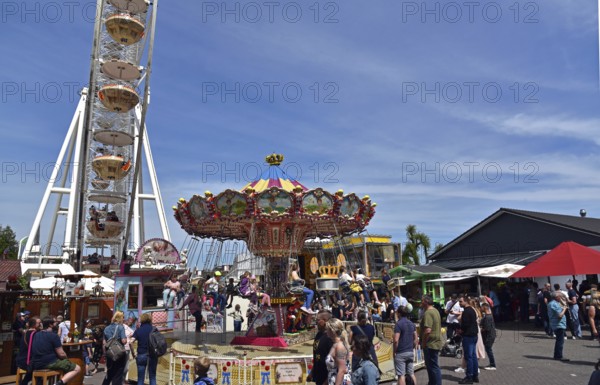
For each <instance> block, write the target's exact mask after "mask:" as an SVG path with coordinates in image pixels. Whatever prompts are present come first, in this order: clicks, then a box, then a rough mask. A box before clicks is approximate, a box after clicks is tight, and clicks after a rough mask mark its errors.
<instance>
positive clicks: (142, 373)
mask: <svg viewBox="0 0 600 385" xmlns="http://www.w3.org/2000/svg"><path fill="white" fill-rule="evenodd" d="M135 363H136V364H137V370H138V380H137V383H138V385H144V379H145V378H146V368H148V375H149V377H150V385H156V366H157V365H158V358H157V357H151V356H150V355H149V354H148V353H144V354H138V356H137V358H136V359H135Z"/></svg>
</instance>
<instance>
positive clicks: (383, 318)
mask: <svg viewBox="0 0 600 385" xmlns="http://www.w3.org/2000/svg"><path fill="white" fill-rule="evenodd" d="M221 278H222V275H221V273H220V272H219V271H217V272H215V273H213V274H212V275H210V276H207V277H206V279H205V280H201V281H200V282H199V284H198V285H191V287H190V291H189V292H186V285H185V284H182V282H181V279H180V277H177V276H175V275H174V276H172V277H171V278H170V279H169V281H168V282H166V283H165V284H164V292H163V296H164V297H163V300H164V304H165V308H167V309H168V308H171V307H177V308H179V309H181V308H184V307H186V306H187V307H189V309H190V313H191V314H192V315H193V316H194V317H196V331H198V332H199V331H200V330H201V326H202V324H203V319H202V318H203V317H202V310H203V309H208V310H209V311H213V312H221V313H222V314H223V315H225V311H226V309H229V308H232V307H233V302H232V301H233V297H234V296H236V295H238V296H241V297H244V298H247V299H248V300H249V301H250V302H251V306H250V309H252V308H254V309H259V308H261V307H262V308H263V309H264V310H265V311H269V312H272V311H273V309H272V307H271V298H270V296H269V294H267V293H265V292H264V291H263V290H262V288H261V287H260V286H259V285H258V283H257V279H256V277H254V276H252V275H251V274H250V273H249V272H245V273H244V274H243V275H242V276H241V279H240V282H239V285H235V284H234V281H233V280H229V282H228V284H227V285H222V284H221ZM382 280H383V283H384V284H383V285H382V286H380V287H378V288H375V287H373V286H372V285H371V284H370V280H369V278H368V277H366V276H365V275H364V274H363V273H362V271H361V270H360V268H357V269H354V270H353V271H352V272H346V270H345V269H343V268H341V269H340V276H339V284H340V290H339V291H338V292H335V293H331V292H328V293H319V292H315V291H313V290H311V289H310V288H308V287H306V286H305V283H304V281H303V280H302V278H301V277H300V275H299V271H298V267H297V266H296V265H292V266H291V268H290V272H289V291H290V294H293V295H295V296H298V297H304V299H303V300H301V305H299V309H300V310H301V313H302V314H303V317H305V318H306V319H307V321H306V324H307V325H311V324H312V323H313V321H314V323H315V324H316V327H317V329H318V330H317V335H316V337H315V341H314V344H313V358H314V362H313V367H312V370H311V371H310V373H309V375H308V381H312V382H315V383H316V384H317V385H346V384H348V383H350V382H351V383H352V384H355V385H360V384H367V385H374V384H376V383H377V382H378V379H379V378H380V373H381V372H380V370H379V363H378V360H377V356H376V354H375V345H374V341H375V337H376V329H375V327H374V325H373V322H390V323H394V327H393V330H394V333H393V358H394V370H395V373H396V375H397V378H398V380H397V383H398V385H406V384H416V382H417V379H416V377H415V375H414V349H415V348H417V347H419V348H420V349H421V351H422V353H423V358H424V362H425V367H426V370H427V375H428V384H430V385H439V384H441V383H442V380H441V369H440V365H439V362H438V361H439V356H440V354H443V353H444V352H445V351H447V350H448V347H449V345H452V344H459V345H460V346H461V347H462V351H463V360H462V361H463V362H462V363H461V365H460V366H459V367H458V368H456V369H455V372H457V373H464V378H462V379H461V380H460V381H458V383H459V384H473V383H479V378H480V375H481V373H482V370H483V371H486V370H487V371H494V370H496V368H497V362H496V360H495V356H494V351H493V345H494V342H495V339H496V323H498V322H505V321H507V320H512V319H515V318H516V319H519V318H520V319H521V320H522V321H524V322H530V321H531V317H533V319H534V320H535V321H536V322H537V323H538V324H539V325H540V327H543V328H544V330H545V331H546V333H547V334H548V335H549V336H551V337H552V338H555V347H554V351H553V356H552V358H554V359H555V360H557V361H568V358H566V357H564V356H563V346H564V341H565V340H566V339H567V338H568V336H567V331H570V333H571V338H572V339H577V338H582V325H584V324H588V325H589V326H590V331H591V334H592V336H593V337H594V338H598V330H599V329H600V328H599V327H598V326H597V323H596V321H595V319H596V315H598V316H600V311H598V310H599V309H600V295H599V294H598V293H597V286H596V285H593V284H588V283H587V282H584V283H582V285H581V286H578V284H577V282H576V281H569V282H566V284H565V290H562V289H561V287H560V285H559V284H555V285H551V284H549V283H548V284H544V285H542V286H541V287H538V284H537V283H535V282H524V283H517V284H511V286H509V285H506V284H504V285H501V286H500V287H499V288H497V289H498V290H488V291H486V292H485V294H484V295H481V296H469V295H467V294H452V295H451V296H450V297H449V299H448V301H447V302H446V304H445V306H440V305H439V304H437V303H435V302H434V300H433V298H432V297H431V296H430V295H427V294H426V295H419V297H418V298H415V297H414V295H413V298H412V299H413V303H415V304H417V303H418V304H419V308H418V309H417V310H415V311H413V305H412V304H411V303H410V302H409V301H408V300H407V299H406V298H404V297H403V296H402V295H400V292H399V290H394V289H393V288H392V289H391V290H390V289H389V287H388V285H387V282H388V281H389V280H390V277H389V275H388V274H387V272H386V271H385V269H384V270H383V271H382ZM496 291H498V293H496ZM419 294H420V293H419ZM515 298H517V299H518V301H517V306H516V307H513V306H512V305H511V306H506V304H507V303H513V302H512V299H515ZM249 311H250V310H249ZM511 314H512V316H511ZM228 315H229V316H231V317H233V320H234V330H235V331H241V327H242V324H243V322H245V321H246V319H245V318H250V316H252V313H246V317H244V315H243V314H242V311H241V307H240V305H239V304H236V305H235V308H234V309H232V310H231V311H230V312H229V314H228ZM343 321H357V324H356V325H354V326H352V327H350V328H349V329H347V328H346V324H345V323H344V322H343ZM248 322H251V319H249V320H248ZM415 322H418V323H419V325H420V327H419V329H418V330H419V332H417V327H416V323H415ZM443 326H446V332H445V334H444V335H442V328H443ZM72 330H80V328H79V326H78V325H76V324H75V325H71V324H70V322H69V320H68V319H64V320H63V319H62V317H61V316H57V317H45V318H44V319H42V320H41V319H39V318H38V317H35V316H31V314H30V313H29V312H23V313H19V314H18V316H17V319H16V320H15V322H14V324H13V331H14V333H15V342H16V344H17V345H18V346H19V350H18V355H17V360H16V363H17V365H18V367H19V368H21V369H23V370H26V371H27V373H28V374H27V376H28V377H27V376H26V380H27V381H28V380H30V378H31V372H32V370H37V369H58V370H60V371H61V372H62V373H63V375H62V377H61V379H60V381H59V382H58V383H57V385H64V384H67V383H68V382H69V381H71V380H72V379H73V378H74V377H76V376H77V375H78V374H79V373H80V372H81V371H83V372H84V373H85V374H86V375H87V376H92V375H94V374H96V373H97V372H98V364H99V362H100V359H101V358H102V357H103V356H105V355H104V350H105V348H106V345H107V344H108V343H109V341H111V340H117V341H118V342H119V343H121V344H122V345H123V346H125V347H126V354H125V356H123V357H120V358H118V359H111V358H110V357H105V358H106V374H105V378H104V381H103V385H109V384H112V385H121V384H123V383H124V380H125V377H126V374H127V372H126V371H127V368H128V366H129V365H128V363H129V362H130V360H135V363H136V366H137V371H138V379H139V380H138V385H143V381H144V378H145V373H146V372H148V373H149V378H150V385H156V369H157V363H158V359H157V357H156V356H152V355H151V354H150V351H149V338H150V334H151V332H152V330H153V326H152V319H151V314H150V313H144V314H143V315H142V316H141V319H140V320H139V322H138V320H136V319H135V318H129V319H125V318H124V315H123V313H122V312H119V311H117V312H115V313H114V315H113V317H112V320H111V322H109V321H105V322H104V323H103V324H101V325H95V326H94V325H93V324H92V322H91V321H89V320H88V321H86V322H85V325H83V328H81V330H82V333H83V334H84V336H85V338H84V339H85V340H86V341H89V344H86V345H85V346H84V347H83V350H84V351H83V353H84V359H85V366H84V367H79V366H77V365H75V364H73V363H72V362H71V361H69V360H68V359H67V358H66V354H65V352H64V350H63V349H62V343H64V342H68V341H69V340H70V337H71V333H72ZM134 341H137V349H132V348H131V344H132V343H133V342H134ZM134 350H135V351H134ZM207 360H208V359H207V358H202V359H197V360H196V361H195V362H194V369H195V370H196V374H197V377H198V378H197V379H196V385H211V384H212V382H211V381H213V380H211V379H210V378H208V377H207V369H206V368H207V367H208V365H209V363H208V361H207ZM484 360H487V365H484V364H483V362H484ZM484 373H485V372H484ZM27 381H24V384H27Z"/></svg>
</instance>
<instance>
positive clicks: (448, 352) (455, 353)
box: [440, 334, 463, 359]
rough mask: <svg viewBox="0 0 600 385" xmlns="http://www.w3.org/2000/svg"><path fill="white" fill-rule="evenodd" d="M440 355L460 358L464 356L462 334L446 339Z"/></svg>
mask: <svg viewBox="0 0 600 385" xmlns="http://www.w3.org/2000/svg"><path fill="white" fill-rule="evenodd" d="M440 355H441V356H443V357H456V358H459V359H460V358H462V356H463V348H462V336H460V335H458V334H455V335H454V336H453V337H452V338H450V339H449V340H448V341H446V344H445V345H444V347H443V348H442V350H441V351H440Z"/></svg>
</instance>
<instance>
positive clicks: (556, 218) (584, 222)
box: [427, 208, 600, 269]
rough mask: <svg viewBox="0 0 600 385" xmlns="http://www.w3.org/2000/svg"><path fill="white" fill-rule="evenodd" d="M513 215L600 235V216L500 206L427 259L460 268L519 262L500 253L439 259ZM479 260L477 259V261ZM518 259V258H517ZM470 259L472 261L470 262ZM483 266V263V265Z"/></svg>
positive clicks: (440, 264) (570, 229)
mask: <svg viewBox="0 0 600 385" xmlns="http://www.w3.org/2000/svg"><path fill="white" fill-rule="evenodd" d="M506 215H509V216H513V217H520V218H524V219H527V220H530V221H534V222H535V221H537V222H539V223H543V224H546V225H551V226H554V227H559V228H563V229H566V230H569V231H572V232H574V233H580V234H585V235H590V236H594V237H600V219H599V218H590V217H581V216H575V215H564V214H552V213H542V212H535V211H526V210H517V209H509V208H500V209H499V210H498V211H496V212H494V213H493V214H492V215H490V216H488V217H487V218H485V219H484V220H482V221H481V222H479V223H478V224H476V225H475V226H473V227H471V228H470V229H469V230H467V231H465V232H464V233H462V234H461V235H459V236H458V237H456V238H455V239H453V240H452V241H450V242H449V243H447V244H446V245H444V247H443V248H441V249H440V250H438V251H437V252H435V253H433V254H432V255H430V256H429V257H428V258H427V259H428V260H433V261H435V265H438V266H444V267H447V268H452V269H457V268H458V269H460V268H468V267H479V266H475V265H473V263H477V264H479V265H481V264H482V263H484V264H485V266H492V265H498V264H502V263H518V262H516V261H515V256H514V255H512V256H511V255H505V254H500V255H498V256H497V259H494V256H489V257H490V259H489V260H488V257H486V258H485V261H483V260H481V258H479V259H478V258H454V261H453V260H452V259H447V258H444V259H443V262H442V259H439V257H440V256H442V255H444V254H445V253H446V252H447V251H449V250H450V249H451V248H453V247H455V246H456V245H458V244H459V243H460V242H462V241H463V240H465V239H466V238H468V237H470V236H471V235H473V234H475V233H476V232H478V231H480V230H481V229H482V228H484V227H485V226H487V225H489V224H490V223H491V222H493V221H495V220H497V219H498V218H500V217H502V216H506ZM532 258H533V259H530V260H528V261H527V262H526V263H529V262H531V261H533V260H534V259H535V258H534V257H532ZM475 260H477V261H475ZM517 260H518V258H517ZM468 261H471V263H469V262H468ZM481 266H483V265H481Z"/></svg>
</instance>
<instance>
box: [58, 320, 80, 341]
mask: <svg viewBox="0 0 600 385" xmlns="http://www.w3.org/2000/svg"><path fill="white" fill-rule="evenodd" d="M70 329H71V321H69V320H66V321H63V322H61V323H60V324H58V336H59V337H60V342H63V341H64V340H65V338H67V337H68V336H69V332H70V331H71V330H70ZM75 329H77V324H75Z"/></svg>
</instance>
